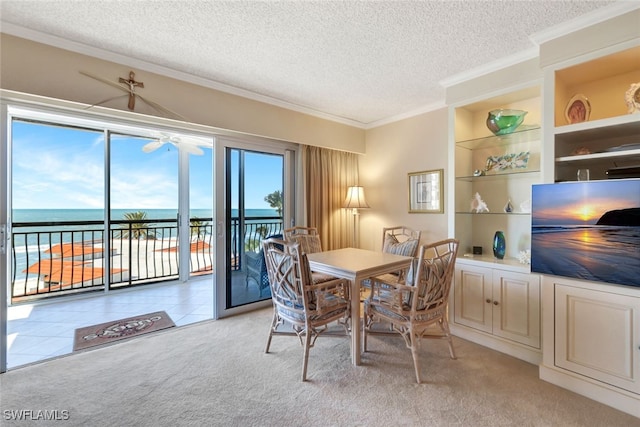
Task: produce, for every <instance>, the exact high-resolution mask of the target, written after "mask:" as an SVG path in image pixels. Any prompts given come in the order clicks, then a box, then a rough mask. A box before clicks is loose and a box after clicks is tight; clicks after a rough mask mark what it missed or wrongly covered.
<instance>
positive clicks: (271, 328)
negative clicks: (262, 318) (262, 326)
mask: <svg viewBox="0 0 640 427" xmlns="http://www.w3.org/2000/svg"><path fill="white" fill-rule="evenodd" d="M277 323H278V313H276V312H275V311H274V312H273V320H272V321H271V327H270V328H269V338H267V347H266V348H265V350H264V352H265V353H269V347H270V346H271V337H272V336H273V330H274V329H275V327H276V325H277Z"/></svg>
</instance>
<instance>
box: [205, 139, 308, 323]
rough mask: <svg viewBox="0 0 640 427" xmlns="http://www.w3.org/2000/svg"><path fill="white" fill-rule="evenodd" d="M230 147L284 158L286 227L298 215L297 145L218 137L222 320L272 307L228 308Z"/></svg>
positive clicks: (257, 304)
mask: <svg viewBox="0 0 640 427" xmlns="http://www.w3.org/2000/svg"><path fill="white" fill-rule="evenodd" d="M227 148H235V149H239V150H249V151H255V152H262V153H268V154H277V155H282V156H283V158H284V164H283V173H284V187H283V190H284V200H283V212H282V213H283V217H284V224H285V227H286V224H294V221H293V218H294V214H295V203H296V198H295V174H294V171H295V168H296V155H297V152H298V147H297V145H296V144H290V143H283V142H279V141H270V140H263V139H257V138H256V139H249V138H247V139H246V140H245V139H236V138H229V137H220V136H219V137H217V138H216V143H215V154H214V157H215V167H214V174H215V182H214V188H215V192H216V194H215V196H214V197H215V211H216V212H215V217H216V248H218V249H219V250H216V262H215V264H216V265H217V266H219V268H216V271H215V275H216V297H215V301H216V303H215V307H214V312H215V313H214V318H222V317H227V316H231V315H234V314H239V313H245V312H248V311H252V310H255V309H257V308H261V307H269V306H271V304H272V303H271V300H270V299H268V300H263V301H258V302H255V303H251V304H245V305H242V306H239V307H233V308H227V307H226V301H227V298H226V297H227V286H226V284H227V269H226V261H227V260H226V246H225V243H226V237H227V230H226V228H225V224H226V219H227V218H226V209H225V208H226V206H225V177H226V167H227V165H226V156H225V151H226V149H227Z"/></svg>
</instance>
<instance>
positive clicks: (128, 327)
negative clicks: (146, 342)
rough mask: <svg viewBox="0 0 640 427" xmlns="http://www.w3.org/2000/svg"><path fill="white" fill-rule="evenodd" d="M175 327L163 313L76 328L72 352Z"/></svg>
mask: <svg viewBox="0 0 640 427" xmlns="http://www.w3.org/2000/svg"><path fill="white" fill-rule="evenodd" d="M174 326H176V325H175V323H173V320H171V318H170V317H169V315H168V314H167V313H165V312H164V311H157V312H155V313H149V314H142V315H140V316H134V317H128V318H126V319H121V320H114V321H111V322H106V323H101V324H99V325H93V326H86V327H84V328H78V329H76V331H75V336H74V340H73V351H78V350H84V349H86V348H89V347H94V346H97V345H102V344H108V343H111V342H114V341H119V340H124V339H127V338H131V337H137V336H138V335H142V334H148V333H149V332H154V331H159V330H161V329H166V328H172V327H174Z"/></svg>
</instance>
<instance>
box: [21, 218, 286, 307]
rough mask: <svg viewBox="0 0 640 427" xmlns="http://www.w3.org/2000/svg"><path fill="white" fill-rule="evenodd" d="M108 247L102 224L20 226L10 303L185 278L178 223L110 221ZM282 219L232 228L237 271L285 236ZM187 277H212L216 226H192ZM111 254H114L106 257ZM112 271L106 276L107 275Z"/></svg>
mask: <svg viewBox="0 0 640 427" xmlns="http://www.w3.org/2000/svg"><path fill="white" fill-rule="evenodd" d="M110 224H111V228H110V230H109V242H108V243H109V244H108V245H107V244H105V239H104V222H103V221H60V222H20V223H13V224H12V238H11V255H12V257H11V262H12V269H11V271H12V277H11V301H12V303H16V302H20V301H24V300H33V299H37V298H43V297H49V296H53V295H66V294H69V293H77V292H85V291H92V290H100V289H104V286H105V278H106V277H108V278H109V280H108V282H109V286H110V288H123V287H129V286H136V285H141V284H147V283H156V282H159V281H164V280H174V279H176V278H178V275H179V259H178V258H179V252H178V227H177V221H176V220H175V219H145V220H117V221H111V223H110ZM282 224H283V222H282V218H274V217H252V218H247V219H246V220H245V221H244V227H243V229H244V230H243V232H242V233H239V228H240V221H239V219H238V218H232V221H231V237H232V239H231V244H232V248H231V257H232V258H231V259H232V262H231V266H232V270H236V271H237V270H241V269H242V262H243V260H244V252H245V250H250V251H257V250H258V249H259V247H260V242H261V241H262V239H263V238H264V237H266V236H269V235H271V234H276V233H279V232H280V231H281V230H282ZM190 230H191V231H190V233H191V235H190V239H189V240H190V248H189V271H190V273H191V274H192V275H196V274H211V273H212V272H213V261H214V253H213V248H214V242H213V239H214V230H213V225H212V218H192V219H191V224H190ZM107 251H108V253H106V252H107ZM107 268H108V270H109V271H108V272H107V271H106V270H107Z"/></svg>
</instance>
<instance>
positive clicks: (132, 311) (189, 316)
mask: <svg viewBox="0 0 640 427" xmlns="http://www.w3.org/2000/svg"><path fill="white" fill-rule="evenodd" d="M212 277H213V276H205V277H202V278H197V279H193V280H190V281H189V282H188V283H186V284H184V283H167V284H157V285H149V286H144V287H138V288H132V289H127V290H122V291H112V292H111V293H108V294H106V295H105V294H104V293H96V294H94V295H92V296H85V297H82V298H75V299H73V300H72V299H66V300H65V299H64V298H59V299H56V300H53V301H48V302H45V303H37V304H23V305H16V306H11V307H9V308H8V310H7V315H8V322H7V344H8V351H7V369H11V368H15V367H18V366H21V365H25V364H28V363H33V362H37V361H40V360H44V359H48V358H52V357H56V356H61V355H64V354H68V353H71V352H72V351H73V337H74V331H75V329H76V328H80V327H84V326H89V325H95V324H99V323H103V322H108V321H111V320H117V319H122V318H126V317H132V316H137V315H139V314H145V313H152V312H155V311H161V310H163V311H166V312H167V314H168V315H169V316H170V317H171V319H172V320H173V322H174V323H175V324H176V326H183V325H187V324H190V323H195V322H199V321H203V320H207V319H211V318H212V316H213V278H212ZM237 279H239V280H237V282H238V283H239V285H240V284H241V286H237V287H234V290H236V289H237V292H234V300H235V301H237V299H239V298H247V297H248V298H254V299H255V298H257V297H258V290H257V287H256V286H251V285H249V286H248V287H247V288H245V284H244V283H245V282H244V276H243V277H242V278H237ZM234 282H236V280H235V279H234Z"/></svg>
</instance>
